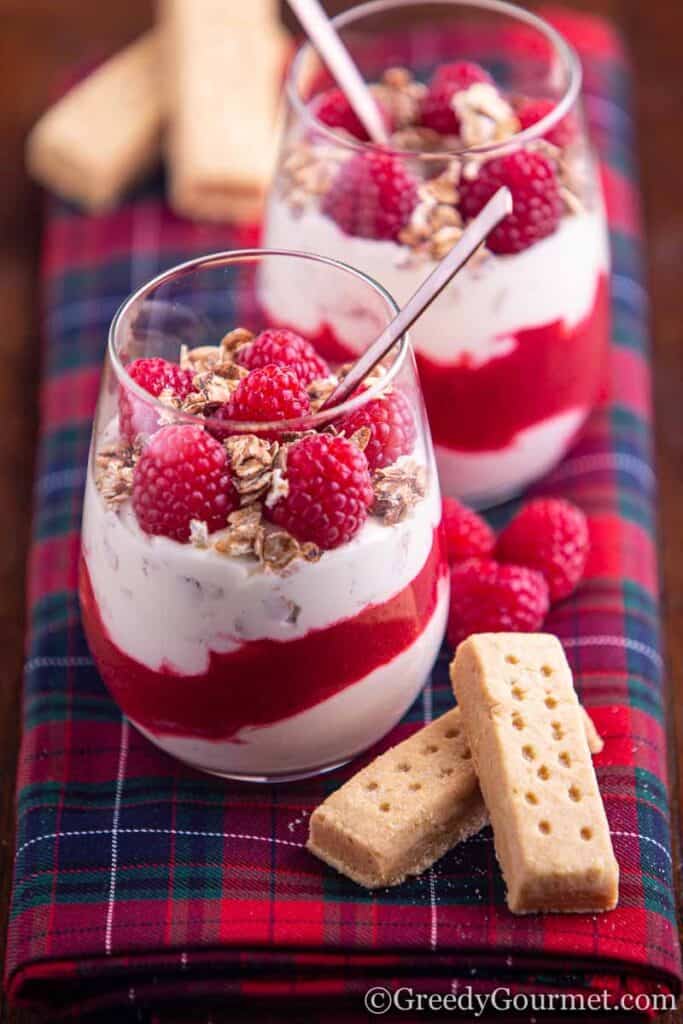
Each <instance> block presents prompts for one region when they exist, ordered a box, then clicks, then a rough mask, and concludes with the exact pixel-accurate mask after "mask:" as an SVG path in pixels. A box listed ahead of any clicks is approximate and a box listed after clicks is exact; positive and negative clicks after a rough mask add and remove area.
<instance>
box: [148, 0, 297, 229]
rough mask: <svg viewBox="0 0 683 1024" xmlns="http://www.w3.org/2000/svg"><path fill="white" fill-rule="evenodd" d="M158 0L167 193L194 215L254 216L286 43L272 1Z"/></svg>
mask: <svg viewBox="0 0 683 1024" xmlns="http://www.w3.org/2000/svg"><path fill="white" fill-rule="evenodd" d="M243 7H244V10H241V8H240V7H239V5H238V4H236V3H235V0H202V2H201V3H188V0H159V8H158V9H159V19H160V24H161V30H162V33H163V40H164V44H165V47H166V64H165V66H166V72H167V89H168V95H169V102H170V108H171V118H170V124H169V131H168V135H167V149H168V156H169V164H170V166H169V198H170V202H171V205H172V206H173V208H174V209H175V210H176V211H177V212H178V213H180V214H182V215H184V216H188V217H193V218H195V219H197V220H208V221H221V220H236V221H245V220H251V219H253V218H254V217H257V216H258V215H259V213H260V212H261V209H262V203H263V198H264V195H265V192H266V189H267V187H268V185H269V183H270V179H271V176H272V172H273V167H274V160H275V155H276V150H277V144H278V139H277V134H278V133H277V124H276V121H277V117H276V115H277V108H278V102H279V96H280V86H281V80H282V73H283V69H284V65H285V62H286V58H287V53H288V49H289V44H288V41H287V36H286V34H285V32H284V29H283V28H282V27H281V25H280V24H279V22H278V20H277V17H276V7H275V4H274V3H273V2H272V0H259V2H258V3H254V0H250V2H249V3H247V4H245V5H243Z"/></svg>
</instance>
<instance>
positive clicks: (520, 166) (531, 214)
mask: <svg viewBox="0 0 683 1024" xmlns="http://www.w3.org/2000/svg"><path fill="white" fill-rule="evenodd" d="M503 185H507V187H508V188H509V189H510V191H511V192H512V198H513V201H514V209H513V212H512V213H511V214H510V215H509V216H507V217H506V218H505V220H503V221H502V222H501V223H500V224H499V225H498V227H497V228H495V229H494V230H493V231H492V232H491V234H490V235H489V237H488V241H487V243H486V244H487V245H488V247H489V249H491V251H492V252H496V253H513V252H521V251H522V250H523V249H528V248H529V246H531V245H534V244H535V243H536V242H540V241H541V239H542V238H546V237H547V236H548V235H552V233H553V232H554V231H555V230H556V229H557V227H558V225H559V223H560V218H561V216H562V197H561V195H560V186H559V182H558V180H557V175H556V173H555V168H554V166H553V164H552V163H551V162H550V160H548V159H547V157H545V156H543V155H542V154H541V153H531V152H529V151H528V150H525V149H516V150H514V152H512V153H508V154H507V155H506V156H500V157H495V158H494V159H493V160H489V161H488V163H485V164H484V165H483V167H481V168H480V170H479V174H478V175H477V177H476V178H474V179H472V180H471V181H469V180H467V179H463V180H462V181H461V182H460V185H459V189H460V211H461V213H462V215H463V216H464V217H465V219H466V220H469V219H470V218H472V217H476V216H477V214H478V213H479V212H480V210H481V209H482V208H483V207H484V206H485V205H486V203H487V202H488V201H489V199H490V198H491V196H493V194H494V193H495V192H497V191H498V189H499V188H501V187H502V186H503Z"/></svg>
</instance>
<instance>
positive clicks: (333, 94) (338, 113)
mask: <svg viewBox="0 0 683 1024" xmlns="http://www.w3.org/2000/svg"><path fill="white" fill-rule="evenodd" d="M377 106H378V107H379V112H380V115H381V117H382V120H383V121H384V124H385V127H386V128H387V131H391V118H390V117H389V115H388V113H387V111H386V110H385V109H384V107H383V106H382V105H381V103H377ZM315 116H316V117H317V118H318V120H319V121H322V123H323V124H326V125H327V127H328V128H343V129H344V131H347V132H348V133H349V134H350V135H354V136H355V137H356V138H357V139H360V140H361V141H362V142H368V141H369V140H370V136H369V135H368V133H367V131H366V130H365V126H364V125H363V124H362V122H361V120H360V118H359V117H358V115H357V114H356V113H355V112H354V110H353V107H352V106H351V104H350V103H349V101H348V100H347V98H346V96H345V95H344V93H343V92H342V91H341V89H330V90H329V91H328V92H325V93H323V95H322V96H321V97H320V98H319V99H318V101H317V103H316V105H315Z"/></svg>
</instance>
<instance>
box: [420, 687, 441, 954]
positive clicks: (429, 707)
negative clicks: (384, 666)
mask: <svg viewBox="0 0 683 1024" xmlns="http://www.w3.org/2000/svg"><path fill="white" fill-rule="evenodd" d="M422 715H423V719H424V724H425V725H429V723H430V722H431V721H432V718H433V716H434V702H433V698H432V677H431V675H430V677H429V681H428V682H427V685H426V686H425V688H424V690H423V691H422ZM427 879H428V883H429V905H430V907H431V924H430V930H429V944H430V946H431V948H432V949H433V950H435V949H436V948H437V946H438V944H439V919H438V903H437V899H436V874H435V873H434V868H433V867H431V868H429V871H428V873H427Z"/></svg>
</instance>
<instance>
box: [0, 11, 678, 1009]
mask: <svg viewBox="0 0 683 1024" xmlns="http://www.w3.org/2000/svg"><path fill="white" fill-rule="evenodd" d="M568 4H569V6H573V7H576V8H580V9H583V10H590V11H596V12H601V13H604V14H607V15H610V16H611V17H612V18H613V19H614V20H615V21H616V23H617V24H618V25H619V26H620V27H621V29H622V30H623V32H624V34H625V36H626V38H627V41H628V43H629V45H630V48H631V50H632V53H633V55H634V58H635V59H634V63H635V70H636V85H637V89H636V101H637V115H638V122H639V128H640V157H641V173H642V182H643V199H644V207H645V215H646V223H647V228H648V234H649V277H650V287H651V295H652V303H653V311H652V327H653V338H654V367H655V403H656V411H657V465H658V470H659V481H660V531H661V532H660V541H661V546H660V551H661V567H662V587H663V607H664V625H665V640H666V645H667V662H668V667H669V678H670V680H671V681H672V683H671V690H670V692H671V714H670V724H671V730H672V744H671V746H672V751H673V752H674V754H675V748H676V747H677V746H678V747H680V746H681V744H683V602H682V594H683V543H682V542H681V537H680V530H681V523H683V500H682V496H683V488H682V486H681V480H682V478H683V393H682V383H683V316H682V313H683V302H682V298H681V297H682V295H683V285H682V284H681V270H680V268H681V265H683V203H682V202H681V190H682V186H681V177H682V173H683V142H682V141H681V134H680V126H681V114H680V112H681V110H682V109H683V71H682V70H681V69H682V64H683V62H682V59H681V39H683V3H681V2H680V0H650V2H645V0H568ZM348 6H351V4H350V3H344V2H339V0H336V2H335V0H328V3H327V7H328V9H329V10H335V11H336V10H340V9H341V8H343V7H348ZM151 19H152V0H119V2H117V3H106V4H100V3H93V2H92V0H59V2H56V0H0V67H2V78H3V88H2V91H1V92H0V140H1V141H2V150H1V153H2V155H1V156H0V181H1V183H2V185H1V187H0V361H1V365H2V373H0V408H1V409H3V410H4V412H3V414H2V417H1V418H0V532H1V533H2V534H3V535H4V536H5V538H6V541H7V543H6V545H5V549H4V551H3V552H2V553H1V554H0V737H1V739H0V957H2V955H3V947H4V938H5V919H6V913H7V903H8V899H9V889H10V879H11V868H12V851H13V838H12V832H13V796H14V772H15V762H16V757H17V750H18V742H19V726H18V717H19V716H18V713H19V700H20V685H21V667H22V658H23V654H22V652H23V642H24V627H25V616H24V567H25V560H26V552H27V544H28V540H29V530H30V508H31V484H32V476H33V454H34V447H35V438H36V426H37V423H36V419H37V407H36V388H37V375H38V364H37V354H38V344H39V329H40V325H39V301H38V293H37V256H38V247H39V241H40V232H41V198H40V194H39V193H38V191H37V190H36V189H35V188H33V187H32V186H31V184H30V183H29V182H28V181H27V179H26V176H25V174H24V171H23V167H22V147H23V140H24V136H25V134H26V131H27V129H28V128H29V126H30V125H31V124H32V122H33V121H34V120H35V118H36V117H37V115H38V114H39V113H40V112H41V111H42V110H43V108H44V107H45V106H46V104H47V102H48V96H49V94H50V89H51V88H52V87H53V86H54V83H55V81H56V80H57V79H58V78H59V76H60V75H61V74H63V72H64V70H65V69H66V68H68V67H69V66H70V65H73V64H74V63H75V62H76V61H78V60H79V59H82V57H83V55H84V53H87V52H102V53H107V52H112V51H114V50H115V49H116V48H118V47H119V46H120V45H121V44H123V43H124V42H126V41H128V40H129V39H131V38H133V37H134V36H135V35H136V34H137V33H138V32H139V31H140V30H141V29H143V28H145V27H146V26H147V25H148V24H149V23H150V22H151ZM677 698H678V699H677ZM679 765H680V766H683V758H680V759H679V764H678V765H677V763H676V760H675V757H673V758H672V779H673V783H674V787H675V794H676V793H677V792H678V790H679V788H680V783H681V781H683V776H682V775H681V767H679ZM674 798H675V800H676V801H677V796H676V795H675V796H674ZM40 1019H41V1018H40V1017H37V1016H35V1015H34V1014H31V1013H29V1012H27V1011H15V1012H10V1011H8V1010H7V1008H6V1007H5V1006H4V1004H2V1005H0V1021H2V1022H10V1021H11V1022H13V1024H29V1022H32V1024H34V1022H35V1024H37V1022H38V1021H39V1020H40Z"/></svg>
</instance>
